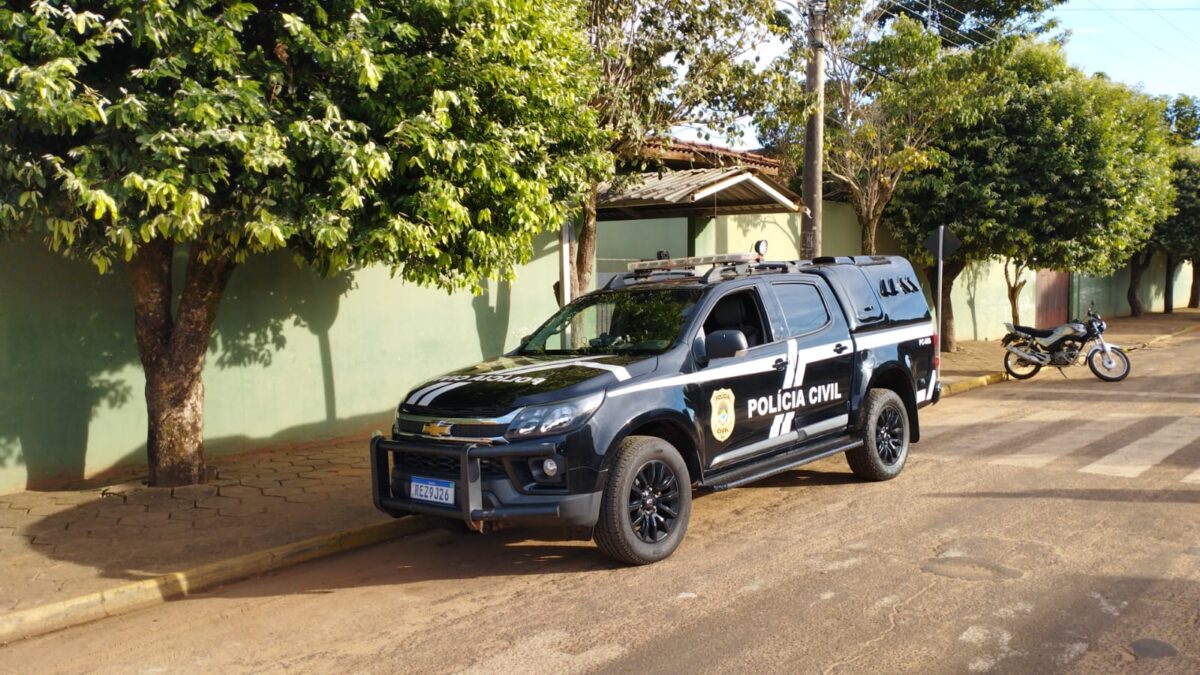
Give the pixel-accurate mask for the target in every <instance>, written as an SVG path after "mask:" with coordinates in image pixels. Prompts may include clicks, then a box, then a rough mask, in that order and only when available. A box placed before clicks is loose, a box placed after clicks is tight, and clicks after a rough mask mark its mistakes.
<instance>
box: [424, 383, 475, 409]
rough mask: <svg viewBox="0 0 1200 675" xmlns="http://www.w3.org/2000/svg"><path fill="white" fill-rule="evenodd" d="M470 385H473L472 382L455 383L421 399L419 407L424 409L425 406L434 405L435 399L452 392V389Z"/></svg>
mask: <svg viewBox="0 0 1200 675" xmlns="http://www.w3.org/2000/svg"><path fill="white" fill-rule="evenodd" d="M468 384H471V383H470V382H455V383H453V384H451V385H450V386H449V387H442V388H441V389H438V390H436V391H432V392H430V393H429V394H428V395H426V396H425V398H423V399H421V401H420V402H419V403H417V405H419V406H421V407H422V408H424V407H425V406H427V405H429V404H430V403H433V399H435V398H437V397H439V396H441V395H442V394H444V393H446V392H448V391H450V390H451V389H458V388H459V387H465V386H467V385H468Z"/></svg>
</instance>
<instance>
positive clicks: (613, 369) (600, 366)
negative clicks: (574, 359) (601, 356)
mask: <svg viewBox="0 0 1200 675" xmlns="http://www.w3.org/2000/svg"><path fill="white" fill-rule="evenodd" d="M572 365H576V366H581V367H583V368H595V369H596V370H607V371H608V372H610V373H612V374H613V375H616V376H617V381H618V382H624V381H625V380H628V379H629V371H628V370H626V369H625V368H623V367H622V366H614V365H612V364H611V363H596V362H595V361H587V362H583V363H575V364H572Z"/></svg>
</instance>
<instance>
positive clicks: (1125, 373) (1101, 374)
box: [1087, 347, 1131, 382]
mask: <svg viewBox="0 0 1200 675" xmlns="http://www.w3.org/2000/svg"><path fill="white" fill-rule="evenodd" d="M1111 349H1112V356H1113V368H1112V369H1111V370H1110V369H1108V368H1105V367H1104V350H1103V349H1099V348H1097V349H1093V350H1092V351H1091V353H1089V354H1088V360H1087V362H1088V368H1091V369H1092V374H1093V375H1095V376H1096V377H1098V378H1100V379H1101V380H1104V381H1105V382H1120V381H1121V380H1123V379H1125V378H1127V377H1129V371H1130V369H1131V368H1130V365H1129V357H1128V356H1126V355H1125V352H1124V351H1123V350H1122V349H1121V348H1120V347H1112V348H1111Z"/></svg>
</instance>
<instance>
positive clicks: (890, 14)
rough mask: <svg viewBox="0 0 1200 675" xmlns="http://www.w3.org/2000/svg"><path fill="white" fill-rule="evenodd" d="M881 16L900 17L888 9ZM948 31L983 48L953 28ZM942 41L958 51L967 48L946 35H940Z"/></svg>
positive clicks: (981, 44)
mask: <svg viewBox="0 0 1200 675" xmlns="http://www.w3.org/2000/svg"><path fill="white" fill-rule="evenodd" d="M882 14H883V16H890V17H892V18H894V19H899V18H900V15H899V14H896V13H895V12H893V11H891V10H890V9H884V10H882ZM943 28H945V27H944V26H943ZM948 30H950V31H951V32H953V33H954V34H955V35H958V36H959V37H961V38H962V39H964V40H966V41H967V42H970V43H971V44H973V45H975V46H976V47H982V46H983V43H980V42H977V41H975V40H974V39H972V38H971V37H970V36H968V35H963V34H962V33H959V32H958V31H956V30H954V29H953V28H948ZM942 39H944V40H946V41H947V42H949V43H950V44H952V45H954V46H955V47H958V48H959V49H966V48H967V46H966V45H964V44H961V43H958V42H955V41H954V40H951V39H949V37H948V36H946V35H942Z"/></svg>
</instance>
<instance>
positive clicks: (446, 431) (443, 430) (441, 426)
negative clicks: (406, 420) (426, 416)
mask: <svg viewBox="0 0 1200 675" xmlns="http://www.w3.org/2000/svg"><path fill="white" fill-rule="evenodd" d="M421 433H423V434H425V435H426V436H449V435H450V424H449V423H448V422H442V421H438V422H429V423H428V424H426V425H425V426H423V427H421Z"/></svg>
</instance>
